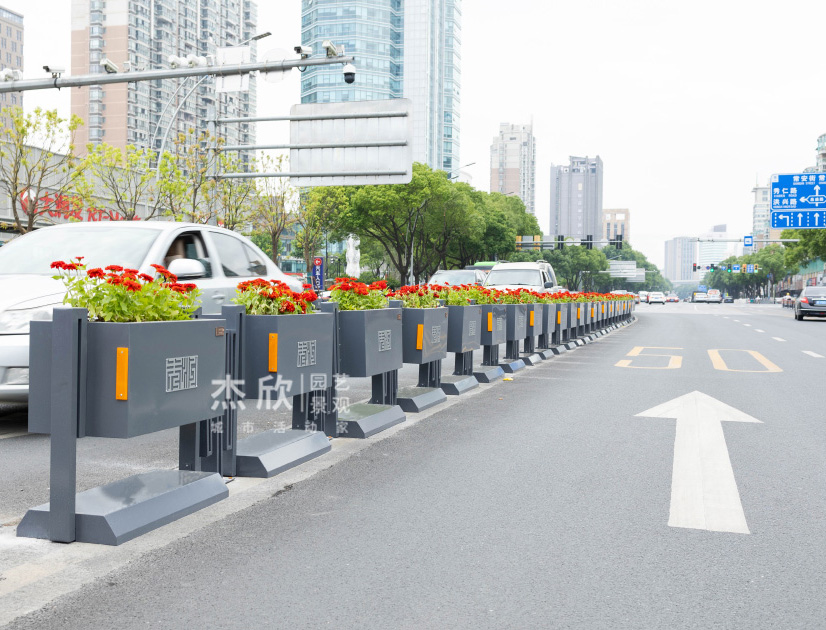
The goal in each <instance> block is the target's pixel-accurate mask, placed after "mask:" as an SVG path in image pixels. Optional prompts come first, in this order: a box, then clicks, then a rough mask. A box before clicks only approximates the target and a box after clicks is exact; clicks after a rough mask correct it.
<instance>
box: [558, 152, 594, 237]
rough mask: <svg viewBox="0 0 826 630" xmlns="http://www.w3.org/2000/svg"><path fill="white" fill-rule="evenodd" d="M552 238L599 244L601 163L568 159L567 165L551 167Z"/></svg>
mask: <svg viewBox="0 0 826 630" xmlns="http://www.w3.org/2000/svg"><path fill="white" fill-rule="evenodd" d="M550 229H551V234H552V235H560V234H562V235H564V236H566V237H567V236H573V237H574V238H584V237H586V236H589V235H590V236H593V237H594V240H595V241H597V240H599V238H598V235H599V234H601V233H602V160H601V159H600V157H599V156H596V157H595V158H589V157H574V156H571V161H570V164H566V165H564V166H555V165H553V164H551V223H550Z"/></svg>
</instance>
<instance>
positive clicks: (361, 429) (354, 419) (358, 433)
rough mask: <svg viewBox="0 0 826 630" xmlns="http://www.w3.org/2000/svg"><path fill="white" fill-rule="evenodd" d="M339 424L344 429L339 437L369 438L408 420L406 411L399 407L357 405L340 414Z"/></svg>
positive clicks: (368, 404)
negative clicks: (342, 425)
mask: <svg viewBox="0 0 826 630" xmlns="http://www.w3.org/2000/svg"><path fill="white" fill-rule="evenodd" d="M338 419H339V422H341V423H344V428H343V430H341V431H340V432H339V437H348V438H359V439H364V438H369V437H370V436H371V435H375V434H376V433H380V432H381V431H384V430H385V429H389V428H390V427H392V426H395V425H397V424H399V423H401V422H404V421H405V420H406V418H405V415H404V411H402V408H401V407H399V406H398V405H372V404H370V403H356V404H355V405H350V407H349V408H348V409H347V411H343V412H339V414H338Z"/></svg>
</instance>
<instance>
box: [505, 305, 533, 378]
mask: <svg viewBox="0 0 826 630" xmlns="http://www.w3.org/2000/svg"><path fill="white" fill-rule="evenodd" d="M504 306H505V313H506V314H507V319H506V321H505V323H506V326H505V360H504V361H502V363H500V364H499V365H500V366H501V367H502V369H503V370H504V371H505V372H507V373H508V374H513V373H514V372H518V371H519V370H522V369H524V368H525V362H524V361H523V360H522V357H521V355H520V353H519V344H520V343H521V342H523V341H524V339H525V337H526V336H527V334H528V322H527V320H528V305H527V304H505V305H504Z"/></svg>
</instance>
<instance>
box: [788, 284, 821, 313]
mask: <svg viewBox="0 0 826 630" xmlns="http://www.w3.org/2000/svg"><path fill="white" fill-rule="evenodd" d="M804 317H826V287H805V288H804V289H803V290H802V291H801V292H800V295H799V296H797V299H796V300H795V301H794V318H795V319H796V320H797V321H803V318H804Z"/></svg>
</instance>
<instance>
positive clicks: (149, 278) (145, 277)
mask: <svg viewBox="0 0 826 630" xmlns="http://www.w3.org/2000/svg"><path fill="white" fill-rule="evenodd" d="M138 277H139V278H140V279H141V280H143V281H144V282H154V281H155V278H153V277H152V276H150V275H147V274H145V273H142V274H140V275H139V276H138Z"/></svg>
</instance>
